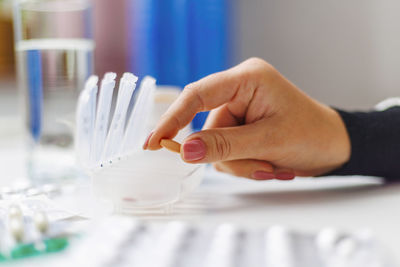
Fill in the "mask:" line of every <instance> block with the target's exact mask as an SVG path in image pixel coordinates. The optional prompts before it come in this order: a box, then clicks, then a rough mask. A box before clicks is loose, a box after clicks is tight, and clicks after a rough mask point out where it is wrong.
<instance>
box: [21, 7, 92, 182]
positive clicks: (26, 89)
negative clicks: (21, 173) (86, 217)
mask: <svg viewBox="0 0 400 267" xmlns="http://www.w3.org/2000/svg"><path fill="white" fill-rule="evenodd" d="M14 31H15V51H16V59H17V77H18V78H17V80H18V85H19V88H20V91H21V96H22V97H21V98H22V100H23V103H24V104H23V105H22V106H23V107H24V117H25V118H24V122H25V129H26V133H27V142H28V154H27V155H28V158H27V161H28V172H29V173H28V174H29V177H30V178H31V179H32V181H33V182H34V183H47V182H51V183H52V182H60V181H63V180H67V181H71V178H72V179H73V178H77V177H79V176H80V175H81V174H80V172H79V171H78V168H77V165H76V163H75V157H74V153H73V122H74V116H75V115H74V112H75V106H76V102H77V98H78V95H79V92H80V90H81V89H83V87H84V83H85V81H86V79H87V78H88V77H89V76H90V75H91V74H92V72H93V49H94V41H93V36H92V8H91V5H90V3H89V2H88V1H85V0H15V1H14Z"/></svg>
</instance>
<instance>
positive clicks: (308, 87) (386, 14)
mask: <svg viewBox="0 0 400 267" xmlns="http://www.w3.org/2000/svg"><path fill="white" fill-rule="evenodd" d="M11 2H12V1H11V0H0V79H1V82H0V94H1V95H4V94H6V92H5V91H8V92H9V91H10V90H13V89H14V86H13V81H14V80H15V74H14V70H15V66H14V62H15V61H14V52H13V30H12V9H11ZM92 3H93V7H94V37H95V43H96V49H95V57H94V62H95V70H94V71H95V73H96V74H99V75H102V74H103V73H104V72H106V71H110V70H112V71H116V72H118V73H122V72H124V71H133V72H135V73H136V74H138V75H140V76H142V75H145V74H150V75H154V76H155V77H156V78H157V80H158V82H159V83H161V84H171V85H178V86H181V87H183V86H184V85H185V84H187V83H188V82H191V81H194V80H197V79H199V78H201V77H203V76H205V75H207V74H209V73H212V72H215V71H219V70H222V69H226V68H228V67H230V66H232V65H234V64H237V63H238V62H240V61H242V60H244V59H246V58H248V57H251V56H257V57H261V58H264V59H266V60H268V61H269V62H270V63H272V64H273V65H274V66H276V68H278V70H279V71H281V72H282V73H283V74H284V75H285V76H286V77H288V78H289V79H290V80H292V81H293V82H294V83H295V84H297V85H298V86H299V87H300V88H301V89H303V90H304V91H306V92H307V93H308V94H310V95H311V96H313V97H315V98H317V99H318V100H320V101H323V102H325V103H327V104H330V105H334V106H337V107H342V108H347V109H366V108H370V107H371V106H373V105H374V104H375V103H377V102H378V101H380V100H382V99H384V98H386V97H389V96H395V95H399V94H400V91H399V84H400V75H399V74H398V71H399V70H400V53H398V50H399V48H400V17H399V16H398V14H399V10H400V2H398V1H396V0H379V1H378V0H367V1H365V0H354V1H350V2H348V1H346V2H343V1H334V0H327V1H318V0H304V1H289V0H279V1H273V0H246V1H244V0H235V1H228V0H202V1H185V0H168V1H166V0H165V1H156V0H114V1H107V0H92ZM0 111H2V110H0Z"/></svg>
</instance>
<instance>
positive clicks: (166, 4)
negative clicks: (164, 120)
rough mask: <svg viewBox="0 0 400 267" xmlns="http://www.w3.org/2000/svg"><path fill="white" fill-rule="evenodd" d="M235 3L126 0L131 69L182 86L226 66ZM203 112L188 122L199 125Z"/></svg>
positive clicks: (224, 0)
mask: <svg viewBox="0 0 400 267" xmlns="http://www.w3.org/2000/svg"><path fill="white" fill-rule="evenodd" d="M234 2H235V1H233V2H232V1H228V0H130V8H129V10H128V12H129V18H130V19H131V20H130V24H131V27H128V28H129V29H130V30H131V32H130V47H131V60H130V62H131V70H132V71H133V72H134V73H137V74H138V75H139V76H140V77H143V76H144V75H152V76H154V77H155V78H157V81H158V83H159V84H161V85H175V86H180V87H181V88H183V87H184V86H185V85H186V84H188V83H190V82H193V81H196V80H198V79H200V78H202V77H204V76H206V75H208V74H211V73H214V72H217V71H221V70H224V69H226V68H228V67H230V66H231V64H232V61H233V60H232V56H233V48H234V45H233V44H234V42H233V38H232V32H233V31H232V30H231V27H233V23H231V22H232V17H233V16H232V15H233V7H234ZM206 116H207V113H201V114H198V115H197V116H196V118H195V119H194V120H193V128H194V129H195V130H199V129H201V127H202V125H203V123H204V121H205V119H206Z"/></svg>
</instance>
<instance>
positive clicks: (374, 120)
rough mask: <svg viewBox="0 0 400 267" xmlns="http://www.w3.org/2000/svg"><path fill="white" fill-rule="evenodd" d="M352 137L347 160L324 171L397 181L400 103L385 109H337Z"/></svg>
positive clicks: (398, 171) (399, 174)
mask: <svg viewBox="0 0 400 267" xmlns="http://www.w3.org/2000/svg"><path fill="white" fill-rule="evenodd" d="M336 111H337V112H338V113H339V114H340V116H341V117H342V119H343V122H344V124H345V125H346V128H347V132H348V134H349V137H350V141H351V156H350V160H349V161H348V162H347V163H346V164H344V165H343V166H342V167H340V168H338V169H336V170H334V171H333V172H331V173H328V174H325V175H368V176H379V177H384V178H387V179H388V180H392V181H393V180H397V181H400V107H393V108H390V109H387V110H385V111H372V112H346V111H342V110H339V109H336Z"/></svg>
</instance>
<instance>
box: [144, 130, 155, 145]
mask: <svg viewBox="0 0 400 267" xmlns="http://www.w3.org/2000/svg"><path fill="white" fill-rule="evenodd" d="M152 135H153V131H151V132H150V134H149V136H147V138H146V141H145V142H144V144H143V149H147V146H148V145H149V140H150V138H151V136H152Z"/></svg>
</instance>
